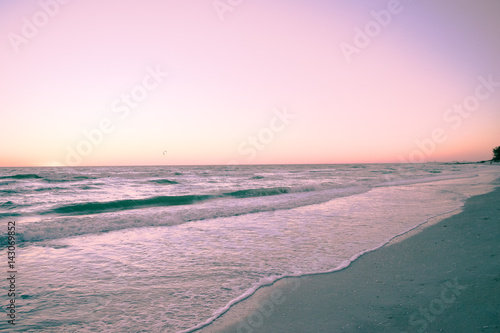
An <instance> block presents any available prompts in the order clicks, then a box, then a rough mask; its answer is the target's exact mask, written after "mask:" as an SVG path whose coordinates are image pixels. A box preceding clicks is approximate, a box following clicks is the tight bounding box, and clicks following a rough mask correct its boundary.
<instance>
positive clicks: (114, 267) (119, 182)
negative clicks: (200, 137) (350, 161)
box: [0, 164, 498, 332]
mask: <svg viewBox="0 0 500 333" xmlns="http://www.w3.org/2000/svg"><path fill="white" fill-rule="evenodd" d="M15 175H36V176H37V177H40V178H37V177H35V176H22V177H12V176H15ZM0 176H2V177H4V178H3V179H0V182H8V183H9V184H5V185H0V190H3V191H4V192H0V193H2V200H4V201H2V202H0V203H1V204H2V206H0V208H1V209H2V210H1V211H0V212H1V213H2V214H4V218H3V221H4V222H3V224H5V225H7V222H6V221H8V220H16V221H18V222H17V223H18V229H17V230H18V232H19V235H18V236H19V237H20V238H21V239H22V240H24V241H23V242H22V244H21V245H20V247H19V248H18V249H17V251H18V253H17V255H18V258H17V265H18V280H17V286H18V291H19V293H18V297H17V300H16V302H17V304H18V308H17V310H18V312H17V315H18V325H16V326H15V330H17V331H28V332H30V331H31V332H68V331H80V332H85V331H91V332H95V331H103V332H118V331H134V332H135V331H137V332H140V331H148V332H178V331H182V330H188V331H189V329H190V328H193V327H195V326H196V325H199V324H201V323H208V322H209V321H210V320H211V319H213V318H214V317H216V316H217V315H218V314H219V313H220V312H222V311H224V310H225V309H227V308H228V304H231V302H233V301H234V300H236V299H238V298H239V297H241V296H242V295H248V294H251V293H252V292H253V291H254V290H255V289H256V288H258V287H259V286H261V285H263V284H266V283H270V282H272V281H273V280H275V279H276V278H278V277H282V276H290V275H300V274H305V273H314V272H324V271H332V270H335V269H336V268H338V267H339V266H342V265H345V264H346V263H348V262H349V261H350V260H352V259H353V258H354V257H356V256H357V255H359V254H360V253H362V252H364V251H366V250H369V249H373V248H376V247H378V246H380V245H381V244H383V243H385V242H387V241H388V240H389V239H391V238H393V237H394V236H395V235H398V234H401V233H404V232H406V231H408V230H409V229H411V228H414V227H415V226H417V225H419V224H421V223H423V222H425V221H426V220H428V219H429V218H432V217H435V216H439V215H441V214H445V213H447V212H453V211H458V210H459V209H460V208H461V207H462V205H463V203H464V201H465V199H466V198H467V197H469V196H472V195H477V194H481V193H485V192H488V191H489V190H491V189H492V186H491V185H489V184H490V182H491V181H492V180H493V179H495V178H496V177H497V176H498V171H497V168H492V167H488V166H475V165H459V166H457V165H444V164H426V165H418V166H403V167H401V166H399V165H332V166H325V165H321V166H247V167H225V166H224V167H176V168H171V169H166V168H162V167H149V168H139V167H133V168H68V169H53V170H52V169H48V168H43V169H42V168H40V169H22V170H19V169H18V170H13V169H1V170H0ZM108 176H109V177H108ZM83 177H85V178H83ZM162 179H168V181H159V182H158V181H157V180H162ZM443 179H448V180H443ZM173 182H175V183H173ZM55 183H57V187H54V184H55ZM84 187H88V188H89V189H88V190H84V189H82V188H84ZM41 188H45V189H46V190H44V191H41V190H39V191H36V189H41ZM47 188H50V189H47ZM276 189H278V190H276ZM13 192H16V193H13ZM228 193H233V194H232V195H227V194H228ZM234 193H237V194H236V195H235V194H234ZM202 195H206V196H209V198H207V199H206V200H198V201H193V202H189V203H183V204H179V205H172V204H171V203H172V202H171V201H169V200H156V201H155V200H153V201H152V202H151V201H148V200H149V199H150V198H157V197H167V198H173V197H179V196H202ZM9 202H10V203H9ZM116 202H119V204H118V205H115V204H113V203H116ZM144 202H147V203H149V204H147V205H143V204H142V203H144ZM6 203H7V204H6ZM89 203H93V204H92V205H89ZM11 207H14V208H11ZM61 207H72V208H76V209H75V210H74V211H73V212H72V211H71V210H68V211H65V210H62V211H61V209H60V208H61ZM81 207H85V209H83V210H82V209H80V208H81ZM89 207H90V208H89ZM96 207H97V208H96ZM103 207H104V208H105V209H103ZM89 209H90V211H89ZM92 209H94V210H92ZM15 214H19V215H18V216H16V215H15ZM8 215H10V216H8ZM4 252H5V251H3V252H2V254H4ZM1 297H2V302H3V303H4V304H6V302H7V298H6V295H1ZM0 325H2V326H0V327H1V328H6V327H7V326H6V325H7V324H6V321H4V322H1V323H0Z"/></svg>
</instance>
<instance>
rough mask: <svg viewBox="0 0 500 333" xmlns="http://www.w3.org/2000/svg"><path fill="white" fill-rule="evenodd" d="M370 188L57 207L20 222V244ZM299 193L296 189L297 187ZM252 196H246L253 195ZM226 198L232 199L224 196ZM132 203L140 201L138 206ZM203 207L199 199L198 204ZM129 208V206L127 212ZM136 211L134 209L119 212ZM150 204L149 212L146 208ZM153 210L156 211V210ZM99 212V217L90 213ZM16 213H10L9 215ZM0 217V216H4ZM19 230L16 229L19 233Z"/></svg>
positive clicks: (0, 240)
mask: <svg viewBox="0 0 500 333" xmlns="http://www.w3.org/2000/svg"><path fill="white" fill-rule="evenodd" d="M369 190H370V188H369V187H361V186H357V187H347V188H336V189H328V190H321V191H313V192H306V193H301V194H300V195H299V194H298V193H295V194H294V193H289V194H288V195H286V196H285V195H276V196H273V197H272V199H271V198H269V199H268V200H265V201H263V200H260V199H259V197H255V198H248V199H246V200H239V198H233V199H234V200H236V201H235V202H233V203H232V204H230V205H228V203H227V201H226V200H224V197H221V196H184V197H182V199H172V197H155V198H148V199H142V200H121V201H115V202H106V203H84V204H76V205H72V206H63V207H58V210H59V211H63V212H65V213H66V214H71V215H60V216H47V215H45V217H44V216H38V217H37V221H33V219H32V218H29V217H26V218H28V220H29V222H26V223H24V222H23V219H24V218H21V219H20V220H19V222H20V223H19V225H20V226H19V228H18V229H19V231H18V236H19V240H20V241H22V242H37V241H43V240H50V239H59V238H66V237H71V236H79V235H86V234H100V233H103V232H109V231H117V230H124V229H131V228H143V227H159V226H173V225H178V224H182V223H186V222H190V221H198V220H207V219H215V218H220V217H232V216H238V215H244V214H252V213H258V212H268V211H275V210H282V209H293V208H296V207H301V206H307V205H313V204H318V203H323V202H327V201H329V200H332V199H334V198H339V197H345V196H350V195H355V194H360V193H363V192H367V191H369ZM294 191H297V189H294ZM251 194H252V193H248V194H247V195H251ZM209 198H220V199H223V200H214V201H212V202H210V203H208V202H207V201H205V203H204V204H203V203H202V204H200V205H197V206H192V205H185V206H182V205H179V206H177V207H176V208H175V209H161V208H157V207H154V206H155V205H157V204H159V203H162V204H164V203H165V202H167V203H169V204H171V203H172V202H177V203H180V202H182V200H184V202H193V201H194V200H200V199H201V200H202V199H205V200H208V199H209ZM225 199H230V198H229V197H226V198H225ZM134 201H135V202H136V203H134ZM198 202H200V203H201V201H198ZM127 205H129V206H128V207H127V208H125V207H126V206H127ZM131 206H133V207H135V208H144V209H137V210H135V211H121V212H117V210H123V209H120V208H125V209H132V208H130V207H131ZM148 206H149V208H148ZM153 208H154V209H153ZM91 212H100V213H101V214H94V215H84V214H91ZM11 215H12V214H11ZM0 216H1V214H0ZM16 231H17V229H16ZM2 244H5V239H4V237H2V235H0V245H2Z"/></svg>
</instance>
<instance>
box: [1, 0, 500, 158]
mask: <svg viewBox="0 0 500 333" xmlns="http://www.w3.org/2000/svg"><path fill="white" fill-rule="evenodd" d="M231 4H232V5H231ZM389 15H390V17H389ZM499 17H500V2H499V1H497V0H481V1H476V2H473V1H470V0H443V1H435V0H423V1H409V0H407V1H400V2H399V1H397V0H391V1H374V0H364V1H360V0H358V1H350V0H343V1H340V0H240V1H238V0H220V1H218V0H216V1H213V0H197V1H173V0H141V1H139V0H104V1H103V0H100V1H97V0H85V1H78V0H72V1H69V0H64V1H63V0H60V1H59V2H58V1H56V0H40V1H35V0H0V35H1V36H2V38H1V39H0V107H1V108H0V110H1V111H0V112H1V119H0V166H3V167H9V166H56V165H82V166H85V165H188V164H202V165H205V164H268V163H273V164H274V163H276V164H278V163H372V162H373V163H378V162H403V161H407V162H422V161H452V160H484V159H490V158H491V155H492V153H491V150H492V148H493V147H495V146H498V145H500V130H499V125H500V20H499V19H498V18H499ZM377 19H378V21H377ZM360 31H365V32H362V33H363V34H364V35H361V34H360ZM367 32H368V34H367ZM370 35H371V36H370ZM346 50H348V51H346ZM464 104H465V105H464ZM462 105H463V106H462Z"/></svg>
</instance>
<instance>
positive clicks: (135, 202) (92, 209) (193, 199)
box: [40, 187, 315, 215]
mask: <svg viewBox="0 0 500 333" xmlns="http://www.w3.org/2000/svg"><path fill="white" fill-rule="evenodd" d="M314 190H315V188H313V187H298V188H291V187H272V188H258V189H247V190H239V191H233V192H226V193H220V194H204V195H180V196H156V197H149V198H144V199H126V200H115V201H103V202H99V201H98V202H82V203H76V204H71V205H63V206H59V207H55V208H53V209H51V210H48V211H44V212H41V213H40V214H42V215H46V214H53V213H56V214H64V215H68V214H71V215H88V214H98V213H104V212H113V211H122V210H131V209H138V208H145V207H167V206H179V205H191V204H195V203H200V202H203V201H207V200H211V199H220V198H227V197H231V198H255V197H265V196H271V195H280V194H286V193H298V192H310V191H314Z"/></svg>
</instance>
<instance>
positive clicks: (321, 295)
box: [196, 179, 500, 333]
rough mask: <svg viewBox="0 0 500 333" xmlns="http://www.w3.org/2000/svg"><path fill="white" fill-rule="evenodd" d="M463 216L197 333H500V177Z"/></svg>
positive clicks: (295, 282) (267, 297)
mask: <svg viewBox="0 0 500 333" xmlns="http://www.w3.org/2000/svg"><path fill="white" fill-rule="evenodd" d="M493 184H494V185H495V186H497V187H496V188H495V190H494V191H492V192H489V193H486V194H483V195H479V196H474V197H471V198H469V199H468V200H467V201H466V203H465V206H464V207H463V210H462V212H460V213H459V214H456V215H453V216H451V217H449V218H445V219H442V220H440V221H439V222H438V223H436V224H431V225H426V227H425V228H424V229H423V230H422V231H419V232H418V233H416V234H412V235H411V236H410V237H408V235H405V237H403V238H401V239H398V238H396V239H395V240H396V241H391V242H390V243H388V244H387V245H385V246H383V247H382V248H380V249H378V250H376V251H373V252H368V253H366V254H364V255H362V256H361V257H360V258H358V259H357V260H355V261H354V262H353V263H351V264H350V265H349V267H348V268H346V269H343V270H340V271H337V272H333V273H325V274H316V275H309V276H303V277H299V278H284V279H281V280H278V281H276V282H275V283H274V284H273V285H271V286H267V287H262V288H261V289H259V290H258V291H257V292H256V293H255V294H254V295H252V296H251V297H249V298H247V299H245V300H243V301H242V302H240V303H238V304H236V305H234V306H233V307H232V308H231V309H230V310H229V311H228V312H227V313H225V314H223V315H222V316H221V317H219V318H218V319H216V320H215V321H214V322H213V323H211V324H210V325H208V326H206V327H204V328H201V329H199V330H197V331H196V332H203V333H212V332H337V331H342V332H357V331H359V332H368V331H369V332H426V331H439V329H442V330H444V331H456V332H459V331H464V330H465V331H468V332H494V331H498V330H499V329H500V302H499V301H498V300H497V299H496V298H497V297H496V295H499V294H500V257H499V256H498V252H499V244H500V228H499V226H500V208H497V207H498V202H500V187H498V186H499V185H500V179H497V180H496V181H495V182H494V183H493Z"/></svg>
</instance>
